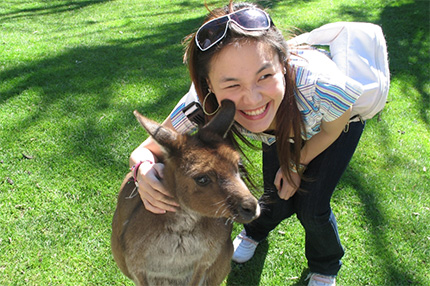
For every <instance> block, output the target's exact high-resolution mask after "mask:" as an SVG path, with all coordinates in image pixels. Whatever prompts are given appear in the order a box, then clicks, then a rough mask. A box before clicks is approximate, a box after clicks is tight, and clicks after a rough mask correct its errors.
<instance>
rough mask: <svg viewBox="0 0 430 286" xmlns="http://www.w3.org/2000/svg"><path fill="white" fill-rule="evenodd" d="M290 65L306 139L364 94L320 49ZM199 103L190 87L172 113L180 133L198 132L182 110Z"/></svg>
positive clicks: (265, 138) (266, 139)
mask: <svg viewBox="0 0 430 286" xmlns="http://www.w3.org/2000/svg"><path fill="white" fill-rule="evenodd" d="M290 65H291V66H292V67H293V68H294V70H295V72H296V85H297V90H296V92H295V97H296V101H297V106H298V108H299V110H300V112H301V113H302V116H303V120H304V123H305V128H306V131H305V132H304V133H302V137H303V139H305V140H308V139H310V138H311V137H312V136H314V135H315V134H317V133H318V132H320V131H321V129H320V127H321V123H322V121H326V122H330V121H333V120H335V119H337V118H338V117H340V116H341V115H342V114H343V113H345V111H346V110H348V109H349V108H350V107H351V106H352V104H353V103H354V102H355V101H356V100H357V98H358V97H359V96H360V95H361V93H362V92H363V87H362V85H361V84H360V83H358V82H356V81H354V80H353V79H351V78H349V77H347V76H346V75H344V74H343V73H341V72H340V70H339V69H338V68H337V66H336V64H335V63H334V62H333V61H332V60H331V59H330V58H329V57H328V56H327V55H326V54H325V53H323V52H320V51H318V50H315V49H306V50H297V51H294V52H293V53H292V55H291V60H290ZM198 101H199V100H198V97H197V94H196V91H195V90H194V86H193V85H191V88H190V90H189V91H188V93H187V94H186V95H185V96H184V97H183V98H182V99H181V100H180V101H179V103H178V104H177V105H176V107H175V108H174V109H173V111H172V113H171V114H170V119H171V121H172V124H173V127H174V128H175V129H176V130H177V131H178V132H180V133H192V132H194V131H195V130H196V129H197V125H196V124H195V123H193V122H191V121H190V120H188V118H187V116H186V114H185V113H184V112H183V110H184V108H185V107H186V106H188V105H189V104H191V103H192V102H198ZM236 127H237V129H238V130H239V131H240V132H241V133H242V134H243V135H245V136H247V137H249V138H251V139H254V140H258V141H262V142H263V143H266V144H268V145H271V144H272V143H273V142H275V141H276V139H275V136H273V135H269V134H266V133H253V132H250V131H248V130H246V129H245V128H243V127H242V126H240V125H239V124H236Z"/></svg>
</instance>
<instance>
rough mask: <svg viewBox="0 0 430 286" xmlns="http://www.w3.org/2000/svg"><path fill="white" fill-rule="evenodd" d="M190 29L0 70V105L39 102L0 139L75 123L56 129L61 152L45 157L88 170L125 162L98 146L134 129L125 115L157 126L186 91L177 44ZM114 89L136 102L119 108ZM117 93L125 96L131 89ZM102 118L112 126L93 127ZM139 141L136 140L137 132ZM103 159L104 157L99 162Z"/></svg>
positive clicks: (187, 25) (176, 27)
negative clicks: (83, 164) (81, 161)
mask: <svg viewBox="0 0 430 286" xmlns="http://www.w3.org/2000/svg"><path fill="white" fill-rule="evenodd" d="M197 22H199V19H190V20H187V21H181V22H176V23H169V24H165V25H164V26H161V27H158V30H157V33H156V34H151V35H150V36H145V37H144V38H134V39H132V40H131V39H126V40H125V41H123V42H121V41H117V42H116V43H114V44H112V45H104V46H94V47H87V46H82V47H76V48H70V49H68V50H66V51H65V52H63V53H61V54H58V55H55V56H52V57H46V58H43V59H41V60H34V61H32V62H27V63H23V64H20V65H17V66H15V67H13V68H10V69H6V70H2V71H0V78H1V79H2V82H3V83H5V85H4V86H3V88H2V94H1V98H0V105H1V104H3V103H6V102H8V101H9V100H10V99H12V98H14V97H22V95H23V94H25V93H26V92H33V93H36V94H37V96H38V97H39V99H38V103H37V106H30V107H29V109H31V111H30V112H26V114H25V116H24V118H23V120H22V121H20V122H18V123H17V124H16V125H14V126H8V128H5V129H4V130H3V134H5V136H7V137H9V138H13V137H14V136H16V133H17V132H20V133H21V134H24V133H26V130H28V129H30V128H32V126H37V125H38V124H41V123H43V122H47V121H56V122H58V123H61V122H67V121H68V118H77V120H75V121H72V120H69V121H68V123H67V124H64V123H63V125H64V126H62V129H61V131H62V132H63V134H58V133H57V134H56V140H60V139H59V138H63V141H62V142H61V143H63V145H59V146H58V149H57V150H55V151H54V152H55V154H56V156H53V157H58V156H61V157H66V158H70V157H74V156H78V155H80V154H81V155H82V154H85V155H86V156H89V157H88V158H87V159H88V161H89V162H92V163H94V164H100V163H103V162H104V163H103V164H105V163H106V161H107V162H111V163H112V162H115V163H118V160H122V161H124V162H125V161H127V157H124V158H117V156H115V155H114V154H112V150H111V149H112V146H110V145H109V144H103V142H101V141H102V140H101V139H103V138H104V139H106V140H107V141H109V140H108V139H109V138H115V134H117V133H121V132H125V131H126V130H127V129H129V127H130V126H132V128H139V127H138V126H139V125H138V123H137V122H136V121H135V119H134V117H133V115H132V111H133V110H134V109H139V110H140V112H142V113H143V114H145V115H147V116H149V117H152V118H156V119H157V120H163V119H164V118H165V117H166V116H167V115H168V114H169V112H170V111H171V109H172V108H173V106H174V105H175V104H176V102H177V101H178V100H179V98H181V97H182V95H183V94H184V93H185V92H186V91H187V89H188V88H189V80H188V73H187V70H186V67H185V66H184V65H183V63H182V54H183V50H182V46H181V45H180V42H181V40H182V38H183V37H184V31H191V30H192V29H193V28H194V27H195V26H196V25H197ZM130 41H133V44H130ZM6 84H7V85H6ZM121 85H124V86H125V85H128V86H130V87H132V86H137V87H138V88H137V89H136V90H135V91H134V92H136V94H135V95H126V97H128V98H134V99H136V100H124V101H121V98H119V100H120V102H113V101H112V99H114V98H115V99H117V100H118V95H117V94H116V90H117V89H118V86H121ZM125 90H127V92H133V88H126V89H125ZM148 94H150V95H151V97H150V98H149V97H148ZM133 102H134V103H133ZM136 102H140V105H136ZM104 112H106V113H107V114H109V115H110V116H114V117H115V120H110V121H107V120H106V119H105V122H109V124H103V125H101V124H99V121H100V118H101V117H102V115H101V114H103V113H104ZM124 114H127V115H126V116H124ZM4 125H5V126H7V125H8V123H7V122H6V123H5V124H4ZM8 132H9V135H8V134H7V133H8ZM141 134H142V138H143V136H144V133H143V132H141ZM18 140H19V139H18ZM142 141H143V140H142ZM57 142H58V141H57ZM101 143H102V144H101ZM134 145H136V146H137V145H138V142H136V143H135V144H134ZM79 151H81V152H83V153H80V152H79ZM130 152H131V150H130ZM109 156H111V158H106V157H109ZM52 160H54V161H55V159H52ZM48 162H49V159H48ZM54 169H55V168H54Z"/></svg>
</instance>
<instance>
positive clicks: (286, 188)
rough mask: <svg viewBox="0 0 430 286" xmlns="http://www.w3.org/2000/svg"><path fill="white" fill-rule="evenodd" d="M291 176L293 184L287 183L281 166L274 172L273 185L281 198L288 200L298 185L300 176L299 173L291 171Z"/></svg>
mask: <svg viewBox="0 0 430 286" xmlns="http://www.w3.org/2000/svg"><path fill="white" fill-rule="evenodd" d="M291 177H292V179H293V183H294V185H292V184H290V183H288V181H287V179H286V178H285V176H284V173H283V172H282V169H281V168H279V170H278V172H277V173H276V177H275V182H274V183H275V187H276V188H277V189H278V195H279V197H280V198H281V199H284V200H288V199H289V198H291V197H292V196H293V195H294V194H295V193H296V191H297V189H298V188H299V186H300V182H301V178H300V176H299V174H297V173H294V172H292V174H291Z"/></svg>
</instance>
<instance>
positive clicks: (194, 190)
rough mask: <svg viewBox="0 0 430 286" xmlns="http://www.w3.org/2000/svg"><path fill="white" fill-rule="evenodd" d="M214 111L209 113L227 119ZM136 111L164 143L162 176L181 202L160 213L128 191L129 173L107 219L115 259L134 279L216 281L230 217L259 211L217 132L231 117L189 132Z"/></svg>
mask: <svg viewBox="0 0 430 286" xmlns="http://www.w3.org/2000/svg"><path fill="white" fill-rule="evenodd" d="M233 108H234V104H233ZM230 109H231V105H230ZM219 113H221V115H220V116H218V119H216V118H214V121H215V120H218V121H220V120H223V121H225V120H228V121H229V122H230V121H232V120H233V119H232V115H231V116H230V115H229V116H227V117H228V118H223V117H226V114H225V112H224V113H223V112H222V111H220V112H219ZM228 114H231V112H230V113H228ZM137 116H138V118H139V121H141V123H142V125H144V127H145V128H146V129H147V130H148V132H149V133H150V134H151V135H152V136H153V137H154V139H155V140H156V141H157V142H158V143H159V144H160V145H161V146H162V147H163V148H164V149H165V152H166V156H165V159H164V164H165V169H164V179H163V180H164V181H163V183H164V184H165V186H166V187H167V188H168V189H169V190H170V191H171V193H172V195H173V196H175V198H176V199H177V201H178V202H179V204H180V206H181V208H180V210H178V211H177V212H176V213H167V214H163V215H157V214H153V213H151V212H149V211H147V210H146V209H145V207H144V206H143V204H142V201H141V199H140V197H139V196H135V197H133V198H130V195H131V194H132V192H133V190H134V189H135V185H134V182H133V177H132V174H131V173H129V174H128V175H127V176H126V177H125V179H124V182H123V184H122V186H121V191H120V194H119V196H118V204H117V209H116V212H115V215H114V218H113V223H112V241H111V243H112V252H113V255H114V258H115V261H116V262H117V264H118V266H119V268H120V269H121V271H122V272H123V273H124V274H125V275H126V276H128V277H129V278H130V279H132V280H133V281H134V282H135V283H136V284H137V285H157V286H158V285H169V286H170V285H219V284H220V283H221V282H222V281H223V280H224V278H225V277H226V276H227V275H228V273H229V272H230V260H231V256H232V254H233V245H232V242H231V231H232V221H233V220H235V221H238V222H241V223H247V222H250V221H251V220H253V219H255V218H256V217H257V216H258V215H259V212H260V210H259V207H258V203H257V200H256V199H255V198H254V197H253V196H252V194H251V193H250V192H249V190H248V189H247V187H246V186H245V184H244V182H243V181H242V180H241V179H240V176H239V172H238V163H239V155H238V154H237V153H236V151H234V150H233V149H232V148H231V147H230V146H229V145H228V144H226V143H225V142H224V140H223V139H222V136H224V134H225V132H226V130H223V129H222V130H219V127H220V126H224V125H226V126H227V128H228V127H229V126H230V125H231V123H229V122H227V123H226V122H221V124H218V125H216V124H212V126H207V127H203V128H202V129H201V130H200V131H199V132H198V133H197V134H196V135H195V136H188V135H179V134H176V133H174V132H172V131H169V130H167V129H164V128H162V127H160V126H159V125H157V124H156V123H154V122H150V121H148V120H147V119H145V118H143V117H139V115H137ZM230 117H231V118H230ZM149 125H151V126H149ZM209 125H210V124H209ZM214 125H215V126H214ZM148 126H149V127H148ZM214 131H215V132H216V133H217V134H216V133H214ZM208 179H209V181H208Z"/></svg>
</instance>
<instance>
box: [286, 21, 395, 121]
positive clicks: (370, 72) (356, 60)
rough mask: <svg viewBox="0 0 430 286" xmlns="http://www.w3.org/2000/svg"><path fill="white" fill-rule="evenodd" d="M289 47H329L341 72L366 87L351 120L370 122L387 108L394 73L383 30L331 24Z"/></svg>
mask: <svg viewBox="0 0 430 286" xmlns="http://www.w3.org/2000/svg"><path fill="white" fill-rule="evenodd" d="M288 43H289V44H290V45H301V44H309V45H319V46H329V47H330V55H331V59H332V60H333V62H335V63H336V65H337V66H338V68H339V69H340V70H341V71H342V72H343V73H344V74H345V75H346V76H348V77H350V78H352V79H354V80H356V81H358V82H359V83H361V84H362V85H363V87H364V92H363V94H362V95H361V96H360V97H359V98H358V99H357V101H356V102H355V103H354V105H353V107H352V114H351V118H353V117H355V118H357V120H358V117H359V118H361V119H362V120H367V119H370V118H372V117H373V116H375V114H377V113H378V112H380V111H381V110H382V109H383V108H384V106H385V103H386V100H387V96H388V90H389V87H390V71H389V67H388V55H387V46H386V43H385V38H384V34H383V33H382V29H381V27H379V26H377V25H375V24H371V23H357V22H337V23H331V24H327V25H324V26H321V27H320V28H317V29H315V30H313V31H311V32H309V33H305V34H302V35H299V36H297V37H295V38H293V39H291V40H289V41H288ZM356 115H359V116H356Z"/></svg>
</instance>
